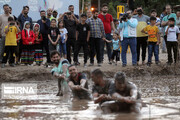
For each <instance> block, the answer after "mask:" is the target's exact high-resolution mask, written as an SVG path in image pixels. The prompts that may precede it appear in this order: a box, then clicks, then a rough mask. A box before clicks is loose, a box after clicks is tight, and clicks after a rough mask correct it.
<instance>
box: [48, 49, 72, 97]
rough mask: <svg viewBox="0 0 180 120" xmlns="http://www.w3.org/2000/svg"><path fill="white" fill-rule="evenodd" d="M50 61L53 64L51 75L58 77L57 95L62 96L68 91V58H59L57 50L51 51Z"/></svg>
mask: <svg viewBox="0 0 180 120" xmlns="http://www.w3.org/2000/svg"><path fill="white" fill-rule="evenodd" d="M51 61H52V62H53V63H54V64H55V67H54V68H53V69H52V70H51V73H52V75H53V76H54V77H55V78H57V79H58V89H59V90H58V94H57V96H63V94H66V93H67V92H68V91H69V87H68V84H67V81H66V78H68V77H69V72H68V70H67V68H68V66H69V62H68V60H66V59H64V60H61V56H60V53H59V52H58V51H56V50H55V51H52V53H51Z"/></svg>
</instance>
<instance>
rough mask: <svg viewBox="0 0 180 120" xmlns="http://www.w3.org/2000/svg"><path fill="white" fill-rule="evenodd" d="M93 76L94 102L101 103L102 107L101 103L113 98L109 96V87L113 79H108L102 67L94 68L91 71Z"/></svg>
mask: <svg viewBox="0 0 180 120" xmlns="http://www.w3.org/2000/svg"><path fill="white" fill-rule="evenodd" d="M91 78H92V81H93V82H94V85H93V88H92V95H93V98H94V103H95V104H96V103H99V105H100V107H102V106H101V104H102V103H103V102H105V101H110V100H112V99H111V97H110V96H108V91H109V87H110V85H111V84H112V81H111V80H109V79H106V78H105V77H104V73H103V72H102V71H101V70H100V69H94V70H93V71H92V72H91Z"/></svg>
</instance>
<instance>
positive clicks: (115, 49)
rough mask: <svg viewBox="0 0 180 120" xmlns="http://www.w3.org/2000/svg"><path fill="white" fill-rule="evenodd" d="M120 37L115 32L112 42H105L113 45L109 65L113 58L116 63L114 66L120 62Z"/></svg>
mask: <svg viewBox="0 0 180 120" xmlns="http://www.w3.org/2000/svg"><path fill="white" fill-rule="evenodd" d="M120 39H121V38H120V36H119V34H118V33H117V32H116V33H114V34H113V40H112V41H109V40H106V42H109V43H112V44H113V52H112V55H111V61H110V64H112V62H114V61H113V60H114V58H115V57H116V63H115V65H117V62H118V61H120Z"/></svg>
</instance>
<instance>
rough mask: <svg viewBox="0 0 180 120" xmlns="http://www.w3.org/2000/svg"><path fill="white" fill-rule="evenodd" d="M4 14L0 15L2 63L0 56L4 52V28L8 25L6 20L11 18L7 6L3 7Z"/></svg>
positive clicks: (0, 52)
mask: <svg viewBox="0 0 180 120" xmlns="http://www.w3.org/2000/svg"><path fill="white" fill-rule="evenodd" d="M3 9H4V14H2V15H0V62H1V61H2V54H3V52H4V45H5V39H6V38H5V37H6V34H5V32H4V28H5V26H7V25H8V18H9V17H13V16H12V15H11V14H9V5H8V4H5V5H3Z"/></svg>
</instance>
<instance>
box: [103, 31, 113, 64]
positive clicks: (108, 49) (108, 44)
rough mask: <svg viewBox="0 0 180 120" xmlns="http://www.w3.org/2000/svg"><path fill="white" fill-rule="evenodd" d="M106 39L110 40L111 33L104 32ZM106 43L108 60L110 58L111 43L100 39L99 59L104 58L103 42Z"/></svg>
mask: <svg viewBox="0 0 180 120" xmlns="http://www.w3.org/2000/svg"><path fill="white" fill-rule="evenodd" d="M106 39H107V40H112V39H113V38H112V35H111V34H110V33H108V34H106ZM105 43H106V50H107V55H108V60H109V61H110V60H111V54H112V43H108V42H105V41H104V40H101V48H100V49H101V50H100V51H101V61H103V59H104V44H105Z"/></svg>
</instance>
